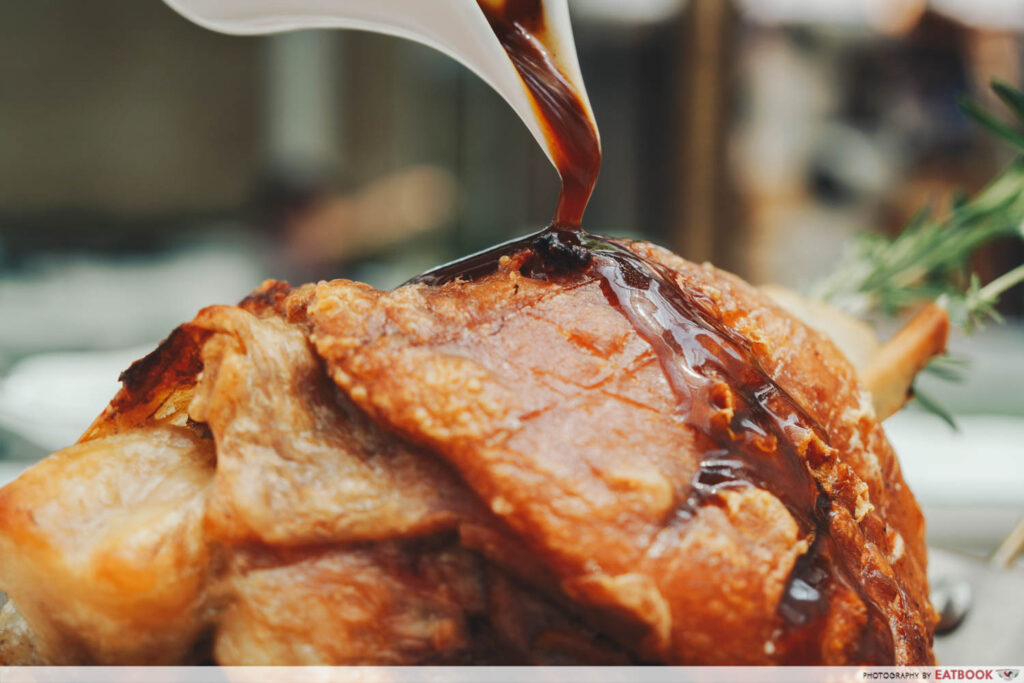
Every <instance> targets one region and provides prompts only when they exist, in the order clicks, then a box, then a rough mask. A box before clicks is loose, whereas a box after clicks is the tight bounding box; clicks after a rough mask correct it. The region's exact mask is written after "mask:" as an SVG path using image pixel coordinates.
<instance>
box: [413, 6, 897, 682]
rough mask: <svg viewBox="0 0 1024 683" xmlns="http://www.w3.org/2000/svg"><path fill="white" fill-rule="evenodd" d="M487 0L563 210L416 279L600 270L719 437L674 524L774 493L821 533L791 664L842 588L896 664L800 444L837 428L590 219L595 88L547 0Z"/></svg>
mask: <svg viewBox="0 0 1024 683" xmlns="http://www.w3.org/2000/svg"><path fill="white" fill-rule="evenodd" d="M499 4H500V3H499ZM480 7H481V9H483V10H484V13H485V15H486V16H487V19H488V21H489V23H490V25H491V27H492V28H493V30H494V31H495V33H496V35H497V36H498V38H499V40H500V41H501V43H502V45H503V46H504V47H505V49H506V51H507V52H508V54H509V57H510V58H511V59H512V62H513V63H514V64H515V66H516V69H517V70H518V71H519V73H520V75H521V76H522V78H523V81H524V83H525V84H526V86H527V88H528V90H529V91H530V93H531V95H532V98H533V101H534V104H535V106H536V107H537V110H538V112H539V114H540V117H541V119H542V120H543V121H544V122H545V124H546V127H547V130H546V133H547V135H548V138H549V141H550V144H551V149H552V152H553V156H554V160H555V163H556V166H557V167H558V170H559V173H560V175H561V177H562V192H561V196H560V198H559V203H558V208H557V210H556V213H555V218H554V222H553V224H552V226H551V227H549V228H547V229H546V230H543V231H541V232H539V233H537V234H535V235H530V236H527V237H524V238H520V239H516V240H512V241H510V242H506V243H504V244H501V245H498V246H496V247H494V248H492V249H489V250H487V251H484V252H480V253H478V254H474V255H472V256H469V257H466V258H464V259H461V260H459V261H456V262H454V263H451V264H447V265H444V266H440V267H439V268H435V269H434V270H431V271H428V272H427V273H424V274H422V275H420V276H419V277H417V278H414V279H413V280H411V281H410V283H420V284H427V285H443V284H445V283H447V282H452V281H455V280H473V279H477V278H480V277H483V276H486V275H488V274H490V273H492V272H494V271H495V270H496V269H497V267H498V263H499V261H500V259H501V258H502V257H503V256H512V255H514V254H519V253H522V252H526V251H528V252H530V256H529V258H527V259H526V261H525V263H524V265H523V266H522V268H521V271H522V274H523V275H525V276H528V277H534V278H539V279H545V280H555V281H566V280H576V281H578V280H581V279H587V278H590V279H594V280H596V281H597V282H598V283H599V284H600V286H601V289H602V291H603V293H604V295H605V297H606V298H607V300H608V302H609V304H610V305H612V306H613V307H615V308H616V309H617V310H618V311H620V312H621V313H622V315H623V316H624V317H625V318H626V319H627V320H628V321H629V323H630V324H631V325H632V327H633V328H634V329H635V330H636V332H637V334H639V335H640V336H641V337H643V338H644V340H646V341H647V342H648V344H650V346H651V348H652V349H653V350H654V352H655V354H656V355H657V357H658V360H659V362H660V364H661V368H662V370H663V371H664V373H665V377H666V378H667V380H668V382H669V384H670V386H671V387H672V390H673V392H674V393H675V395H676V398H677V400H678V413H679V415H680V416H681V418H682V419H683V420H685V422H686V423H687V424H688V425H689V426H691V427H692V428H693V429H694V430H695V431H696V432H697V434H698V435H699V436H700V438H702V439H704V441H705V443H704V444H703V446H704V447H705V448H704V453H705V459H704V461H703V462H702V463H701V467H700V469H699V471H698V472H697V474H696V475H695V476H694V478H693V480H692V482H691V486H690V491H689V493H688V495H687V497H686V499H685V500H684V501H681V502H680V504H679V507H678V509H677V512H676V515H675V518H674V519H673V520H671V521H670V522H669V523H672V524H685V523H686V522H687V521H688V520H689V519H691V518H692V517H693V516H694V515H695V514H696V512H697V510H698V508H699V507H701V506H703V505H715V504H721V502H722V501H721V497H720V493H722V492H723V491H726V490H730V489H733V490H735V489H739V488H742V487H746V486H755V487H758V488H761V489H764V490H767V491H769V492H770V493H772V494H773V495H775V496H776V497H777V498H778V499H779V500H780V501H781V502H782V503H783V504H784V505H785V506H786V507H787V509H788V510H789V511H790V513H791V514H792V515H793V517H794V519H795V520H796V521H797V524H798V525H799V526H800V528H801V531H802V532H803V533H804V534H805V535H807V536H808V537H810V538H812V539H813V541H812V544H811V548H810V550H809V551H808V552H807V553H806V554H804V555H803V556H802V557H801V558H799V559H798V561H797V563H796V566H795V567H794V569H793V571H792V574H791V576H790V578H789V582H788V584H787V587H786V590H785V593H784V595H783V598H782V600H781V601H780V604H779V606H778V612H777V619H778V623H779V627H778V630H777V632H776V638H775V643H776V647H777V652H778V654H779V656H780V658H782V659H783V660H784V661H787V662H788V663H816V662H817V660H819V659H820V657H821V645H822V643H821V639H822V635H823V630H824V629H823V628H822V623H823V622H822V620H823V617H824V615H825V614H826V612H827V610H828V601H829V597H830V596H831V595H833V594H834V592H835V591H836V590H837V589H838V588H839V587H842V586H846V587H848V588H850V589H852V590H854V591H855V592H856V593H857V594H858V596H859V597H860V598H861V600H862V602H863V603H864V605H865V606H866V608H867V610H868V623H867V625H866V627H865V628H864V631H863V634H862V643H861V645H860V648H859V651H858V652H857V653H856V657H857V658H858V659H859V660H861V661H862V662H863V663H865V664H868V663H875V664H884V663H891V662H893V660H894V657H895V652H894V642H893V639H892V634H891V632H890V630H889V624H888V621H887V620H886V619H885V616H884V613H883V612H882V610H881V609H880V608H879V606H878V605H877V604H876V603H875V602H874V601H873V600H872V599H871V597H870V596H868V595H867V594H866V593H865V592H864V590H863V588H862V587H861V582H860V581H857V580H855V575H854V574H853V572H852V568H851V567H848V566H847V563H846V561H845V560H844V558H843V557H842V554H841V553H840V552H839V550H838V547H837V545H836V543H835V542H834V541H833V540H832V539H831V537H830V535H829V520H830V515H831V503H830V501H829V499H828V497H827V496H826V495H825V494H824V493H823V492H822V491H821V489H820V486H819V485H818V483H817V482H816V481H815V480H814V478H813V477H812V476H811V474H810V472H809V470H808V468H807V465H806V464H805V462H804V458H803V457H802V456H801V455H800V451H799V448H798V446H797V444H798V443H804V442H806V440H807V437H808V436H809V435H810V434H814V435H816V436H817V437H818V438H819V439H820V440H821V441H822V442H824V443H827V441H828V437H827V434H826V433H825V432H824V430H823V429H822V428H821V427H820V426H819V425H818V424H817V423H816V422H815V421H814V420H813V419H812V418H811V417H810V416H809V415H808V414H807V413H806V412H805V411H804V410H803V409H802V408H801V407H800V405H799V404H798V403H797V402H796V401H795V400H794V399H793V398H792V397H790V396H789V395H788V394H787V393H786V391H785V390H783V389H782V388H781V387H779V386H778V385H777V384H776V383H775V381H774V380H773V379H772V378H771V376H770V375H769V374H768V373H767V372H766V371H765V370H764V369H763V368H762V367H761V365H760V363H759V362H758V360H757V358H756V356H755V355H754V353H753V351H752V349H751V348H750V345H749V343H748V342H747V341H746V340H745V339H743V338H741V337H739V336H738V335H736V334H735V333H734V332H732V331H731V330H730V329H728V328H726V327H725V326H723V325H722V324H721V323H720V322H719V321H718V316H717V315H715V312H714V306H713V304H712V302H710V301H705V300H702V299H701V298H700V296H699V295H697V294H695V293H694V292H691V291H687V290H685V289H684V288H682V287H680V286H679V285H678V284H677V282H676V279H675V277H674V276H673V274H672V273H671V272H670V271H668V270H667V269H665V268H663V267H662V266H660V265H658V264H656V263H653V262H651V261H648V260H647V259H644V258H643V257H641V256H639V255H637V254H635V253H633V252H632V251H631V250H630V249H629V248H628V247H626V246H624V245H623V244H621V243H619V242H616V241H615V240H613V239H609V238H605V237H600V236H597V235H591V234H589V233H587V232H585V231H583V230H582V228H581V227H580V223H581V220H582V217H583V213H584V210H585V208H586V204H587V201H588V200H589V197H590V194H591V192H592V190H593V187H594V184H595V182H596V179H597V175H598V171H599V168H600V163H601V150H600V144H599V143H598V138H597V132H596V131H595V130H594V128H593V126H592V125H591V122H590V118H589V116H588V115H587V113H586V108H585V106H584V105H583V102H582V100H581V98H580V97H579V95H578V94H577V93H576V92H575V91H574V89H573V88H572V86H571V84H570V83H569V81H568V79H566V78H565V77H564V76H563V75H562V74H561V73H560V72H559V70H558V69H557V67H556V66H555V64H554V62H553V61H552V59H551V58H550V56H549V55H548V53H547V52H546V50H545V48H544V43H543V41H542V40H539V39H538V36H542V35H543V32H544V30H545V29H544V17H543V7H542V5H541V3H540V1H539V0H507V1H506V2H504V4H502V5H500V7H499V6H496V5H495V4H493V3H492V2H490V0H480ZM726 409H729V410H726ZM730 411H731V417H730Z"/></svg>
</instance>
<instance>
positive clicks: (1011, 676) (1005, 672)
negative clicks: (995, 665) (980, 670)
mask: <svg viewBox="0 0 1024 683" xmlns="http://www.w3.org/2000/svg"><path fill="white" fill-rule="evenodd" d="M996 673H997V674H999V677H1000V678H1001V679H1003V680H1004V681H1012V680H1015V679H1016V678H1017V676H1019V675H1020V669H999V671H997V672H996Z"/></svg>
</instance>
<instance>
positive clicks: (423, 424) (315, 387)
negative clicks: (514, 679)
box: [0, 243, 933, 664]
mask: <svg viewBox="0 0 1024 683" xmlns="http://www.w3.org/2000/svg"><path fill="white" fill-rule="evenodd" d="M629 248H630V249H632V250H633V253H634V254H636V255H639V256H641V257H643V258H644V259H645V262H646V263H650V264H653V265H652V267H657V268H664V269H666V270H665V273H668V274H669V276H670V277H671V278H672V281H673V282H674V286H678V288H679V290H680V292H681V293H682V294H683V295H684V296H685V297H688V299H689V300H692V301H693V302H695V305H696V306H698V307H699V310H700V311H701V315H702V316H705V317H707V319H708V320H710V321H711V324H712V327H709V328H708V331H707V332H706V333H702V332H700V330H697V334H696V336H695V339H697V340H699V344H698V346H696V347H694V349H692V351H693V353H697V354H698V356H699V355H700V354H711V355H713V354H715V353H722V351H721V349H720V348H719V347H718V346H716V344H721V343H726V342H727V341H728V340H730V339H733V340H738V341H737V343H739V344H740V345H741V346H742V348H743V349H746V350H747V351H745V353H749V358H748V359H747V360H748V361H749V363H750V364H751V367H752V368H753V367H755V366H756V370H757V372H755V373H753V375H757V373H760V372H763V373H764V375H765V376H766V377H767V378H768V381H770V382H771V383H772V384H771V386H772V387H776V389H777V391H776V393H775V394H773V395H771V396H767V395H765V396H762V397H760V398H757V400H758V401H762V403H763V405H758V406H752V405H751V404H750V401H751V398H750V396H748V395H746V394H744V393H743V392H742V391H741V389H742V387H739V388H738V385H737V384H736V383H735V382H731V381H726V379H723V378H720V377H717V376H714V375H711V374H709V375H708V376H707V377H705V378H704V379H702V380H701V381H702V382H704V384H702V385H701V386H702V387H704V388H705V393H700V394H694V395H693V396H697V397H699V398H700V400H701V401H705V403H700V404H697V403H694V399H693V396H691V400H690V401H689V402H687V401H684V400H681V398H680V395H679V392H678V387H676V386H674V385H673V384H672V382H670V380H669V379H668V375H667V374H666V366H665V361H664V358H662V357H660V356H659V355H658V353H656V350H655V349H654V348H653V347H652V344H651V343H650V342H649V341H647V340H646V337H644V336H643V335H641V334H638V331H637V329H636V326H635V321H631V320H630V319H629V318H628V316H626V315H624V313H623V311H621V310H620V309H617V308H616V306H614V305H611V302H610V297H609V293H608V291H607V288H606V287H605V286H604V285H603V283H602V281H601V280H600V278H598V277H596V276H594V274H593V273H592V272H590V271H587V270H582V271H580V272H578V273H577V274H575V275H573V276H571V277H569V276H565V277H563V276H558V275H556V274H552V275H550V276H548V275H544V274H543V273H537V272H534V271H533V270H530V269H528V268H526V267H525V264H526V262H527V260H528V259H529V258H531V257H530V255H529V254H528V253H526V252H523V253H518V254H516V253H512V254H510V255H509V256H506V257H505V258H504V259H503V260H502V261H501V264H500V265H499V267H498V268H497V270H496V271H495V272H493V273H492V274H489V275H483V276H481V277H479V278H477V279H475V280H474V281H472V282H466V281H462V280H456V281H454V282H450V283H448V284H444V285H439V286H433V285H429V286H428V285H423V284H419V285H409V286H404V287H401V288H399V289H396V290H394V291H392V292H382V291H378V290H375V289H373V288H371V287H368V286H366V285H362V284H358V283H353V282H347V281H342V280H338V281H334V282H329V283H320V284H318V285H306V286H304V287H300V288H297V289H293V288H291V287H289V286H288V285H287V284H285V283H278V282H273V281H268V282H266V283H264V284H263V285H262V286H261V287H260V288H259V289H257V290H256V291H255V292H253V294H252V295H250V296H249V297H248V298H246V299H245V300H244V301H243V302H242V303H241V304H240V305H239V306H237V307H232V306H214V307H211V308H208V309H205V310H203V311H201V312H200V313H199V315H198V316H197V317H196V318H195V320H193V321H192V322H190V323H187V324H186V325H183V326H182V327H181V328H179V329H178V330H176V331H175V332H174V333H172V335H171V336H170V337H169V338H168V339H167V340H166V341H165V342H163V343H162V344H161V345H160V346H159V347H158V348H157V350H156V351H154V352H153V354H151V355H150V356H148V357H147V358H145V359H142V360H141V361H139V362H137V363H136V364H134V365H133V366H132V367H131V368H129V370H128V371H126V372H125V373H124V374H123V375H122V380H123V383H124V388H123V389H122V390H121V392H119V393H118V395H117V396H116V397H115V398H114V400H113V401H112V402H111V405H110V406H109V407H108V408H107V409H106V410H105V411H104V413H103V414H102V415H101V416H100V417H99V418H97V420H96V421H95V422H94V423H93V425H92V426H91V427H90V428H89V430H88V431H87V432H86V434H85V435H84V436H83V437H82V440H81V441H80V443H79V444H77V445H75V446H72V447H71V448H68V449H65V450H64V451H61V452H59V453H57V454H54V455H53V456H51V457H50V458H49V459H47V460H46V461H44V462H43V463H41V464H39V465H37V466H36V467H34V468H33V469H31V470H30V471H29V472H28V473H26V474H25V475H23V476H22V477H21V478H20V479H18V480H17V481H16V482H14V483H12V484H10V485H8V486H7V487H5V488H4V489H2V490H0V589H2V590H5V591H6V592H7V593H8V594H9V596H10V597H11V600H12V602H11V603H9V604H8V605H7V606H5V608H4V612H3V613H2V614H0V661H6V662H9V663H17V662H30V661H45V662H49V663H93V662H95V663H176V662H197V661H208V660H209V659H210V658H213V659H215V660H216V661H218V662H221V663H224V664H312V663H318V664H413V663H504V664H517V663H555V664H573V663H577V664H579V663H583V664H586V663H632V662H652V663H655V662H662V663H681V664H741V663H750V664H759V663H826V664H854V663H858V664H861V663H897V664H911V663H913V664H927V663H931V662H932V661H933V660H932V655H931V649H930V638H931V631H932V623H933V614H932V610H931V606H930V605H929V603H928V600H927V584H926V580H925V576H924V566H925V562H926V557H925V547H924V527H923V520H922V518H921V514H920V510H919V508H918V506H917V504H916V502H915V501H914V499H913V496H912V495H911V493H910V491H909V490H908V489H907V487H906V485H905V484H904V482H903V479H902V476H901V474H900V471H899V465H898V463H897V461H896V458H895V455H894V454H893V452H892V449H891V447H890V446H889V444H888V442H887V441H886V439H885V435H884V433H883V432H882V429H881V427H880V426H879V424H878V420H877V419H876V418H875V415H874V413H873V411H872V408H871V401H870V397H869V396H868V395H867V394H866V392H864V391H863V389H862V388H861V387H860V385H858V382H857V378H856V374H855V372H854V370H853V368H852V367H851V366H850V364H849V363H848V362H847V361H846V359H845V358H844V357H843V356H842V354H841V353H840V352H839V351H838V350H837V349H836V348H835V347H834V346H833V345H832V344H831V342H829V341H828V340H827V339H826V338H825V337H824V336H823V335H821V334H819V333H817V332H815V331H813V330H811V329H810V328H808V327H806V326H805V325H803V324H802V323H800V322H799V321H797V320H796V319H795V318H793V317H792V316H790V315H788V314H786V313H785V312H784V311H782V310H780V309H779V308H777V307H776V306H775V305H773V304H772V303H771V302H770V301H769V300H768V299H767V298H765V297H764V296H762V295H761V294H759V293H758V292H757V291H756V290H754V289H753V288H751V287H749V286H748V285H746V284H745V283H743V282H741V281H739V280H738V279H736V278H733V277H732V276H729V275H727V274H725V273H721V272H720V271H716V270H714V269H712V268H710V267H701V266H696V265H693V264H690V263H688V262H686V261H683V260H682V259H679V258H678V257H675V256H673V255H671V254H669V253H668V252H665V251H664V250H661V249H658V248H656V247H653V246H651V245H648V244H644V243H633V244H631V245H630V246H629ZM636 311H639V312H640V314H641V315H645V314H650V315H654V314H655V313H657V311H653V310H652V311H647V312H646V313H645V311H644V309H643V308H642V306H640V307H637V308H635V310H634V311H633V312H634V313H636ZM716 330H717V332H715V331H716ZM718 333H720V338H718V339H719V341H715V339H716V337H715V334H718ZM702 335H703V336H702ZM721 335H724V336H721ZM722 339H724V340H726V342H722V341H721V340H722ZM730 343H731V342H730ZM737 348H739V347H737ZM709 357H710V356H709ZM681 370H683V371H692V372H698V369H696V366H693V367H691V368H686V367H681ZM700 372H705V373H707V372H708V371H707V370H706V369H703V370H700ZM787 406H790V407H792V411H795V412H786V411H787V410H790V408H787ZM754 408H756V409H758V410H762V411H764V410H767V411H775V412H776V413H777V414H778V415H781V416H783V417H785V416H788V417H785V419H784V420H783V426H782V427H781V431H779V432H777V433H775V432H766V431H763V430H762V429H761V425H762V424H765V423H764V422H763V421H759V420H758V419H755V417H750V416H748V417H745V411H748V410H752V409H754ZM733 444H739V446H735V447H734V446H733ZM740 460H742V461H743V462H739V461H740ZM752 472H756V473H760V474H759V476H756V477H755V476H753V475H752V474H751V473H752ZM737 473H739V474H737Z"/></svg>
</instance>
